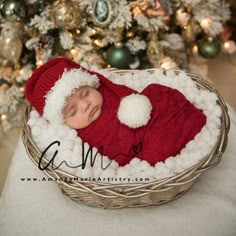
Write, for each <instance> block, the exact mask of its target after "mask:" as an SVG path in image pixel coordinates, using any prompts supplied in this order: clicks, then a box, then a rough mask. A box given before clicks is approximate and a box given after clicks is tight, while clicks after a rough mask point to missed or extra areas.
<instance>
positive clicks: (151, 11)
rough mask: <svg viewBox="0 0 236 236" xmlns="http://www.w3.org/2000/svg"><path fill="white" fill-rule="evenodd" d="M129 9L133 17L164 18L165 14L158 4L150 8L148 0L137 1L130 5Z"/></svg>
mask: <svg viewBox="0 0 236 236" xmlns="http://www.w3.org/2000/svg"><path fill="white" fill-rule="evenodd" d="M131 8H132V9H133V12H134V14H135V15H140V14H142V15H145V16H146V17H148V18H151V17H157V16H164V15H165V12H164V11H163V9H161V8H160V4H156V6H152V4H151V3H150V2H149V1H148V0H138V1H136V2H134V3H133V4H131Z"/></svg>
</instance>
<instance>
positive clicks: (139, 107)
mask: <svg viewBox="0 0 236 236" xmlns="http://www.w3.org/2000/svg"><path fill="white" fill-rule="evenodd" d="M85 85H88V86H91V87H94V88H98V87H99V86H105V87H106V89H109V90H111V91H112V92H113V93H114V94H116V96H118V97H119V98H120V100H121V103H120V107H119V109H118V113H117V116H118V118H119V120H120V122H121V123H123V124H125V125H127V126H129V127H132V128H137V127H141V126H144V125H146V124H147V123H148V121H149V119H150V115H151V110H152V106H151V103H150V101H149V99H148V98H147V97H146V96H144V95H141V94H138V93H137V92H136V91H134V90H133V89H131V88H128V87H126V86H123V85H116V84H114V83H112V82H111V81H110V80H109V79H107V78H106V77H105V76H103V75H101V74H99V73H97V72H94V71H90V70H88V69H85V68H83V67H82V66H80V65H79V64H77V63H75V62H73V61H71V60H69V59H68V58H64V57H58V58H54V59H52V60H50V61H48V62H47V63H45V64H43V65H42V66H40V67H39V68H38V69H36V70H35V71H34V72H33V74H32V75H31V77H30V78H29V79H28V81H27V83H26V87H25V94H26V97H27V99H28V100H29V102H30V103H31V105H32V106H33V107H34V108H35V109H36V110H37V111H38V112H39V114H40V115H42V116H43V117H44V118H45V119H47V120H48V121H50V122H52V123H54V124H63V123H64V121H63V115H62V111H63V108H64V106H65V101H66V98H67V97H69V96H70V95H71V94H72V93H73V92H74V90H75V89H77V88H79V87H81V86H85ZM104 99H109V98H104ZM111 99H112V98H111ZM111 106H112V101H111ZM132 110H133V111H135V112H132Z"/></svg>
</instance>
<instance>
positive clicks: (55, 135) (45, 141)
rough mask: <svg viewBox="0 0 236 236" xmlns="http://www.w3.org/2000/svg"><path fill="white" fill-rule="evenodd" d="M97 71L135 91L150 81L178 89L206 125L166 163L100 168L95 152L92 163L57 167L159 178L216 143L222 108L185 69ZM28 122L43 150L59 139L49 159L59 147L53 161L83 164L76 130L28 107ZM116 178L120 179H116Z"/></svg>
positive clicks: (104, 177) (83, 174) (123, 177)
mask: <svg viewBox="0 0 236 236" xmlns="http://www.w3.org/2000/svg"><path fill="white" fill-rule="evenodd" d="M99 73H101V74H104V75H105V76H106V77H108V78H109V79H110V80H112V81H113V82H114V83H117V84H124V85H126V86H128V87H131V88H133V89H135V90H137V91H142V90H143V89H144V88H145V87H146V86H147V85H149V84H152V83H157V84H162V85H165V86H169V87H171V88H175V89H178V90H179V91H180V92H182V93H183V94H184V95H185V97H186V98H187V99H188V100H189V101H190V102H191V103H192V104H194V105H195V106H196V107H197V108H199V109H201V110H202V111H203V113H204V114H205V115H206V117H207V122H206V125H205V126H204V127H203V128H202V130H201V132H199V133H198V134H197V135H196V136H195V138H194V140H191V141H190V142H189V143H187V145H186V146H185V148H183V149H182V150H181V152H180V153H179V154H178V155H176V156H171V157H169V158H168V159H167V160H166V161H165V163H163V162H158V163H157V164H156V165H155V166H154V167H152V166H151V165H150V164H149V163H148V162H146V161H141V160H140V159H139V158H134V159H132V160H131V162H130V163H129V164H127V165H125V166H123V167H119V166H118V163H116V162H115V161H112V163H111V165H110V166H109V167H108V168H107V169H106V170H102V169H101V158H99V156H98V158H96V161H95V163H94V166H93V167H91V165H90V164H86V168H85V169H82V168H81V167H78V168H69V167H67V166H66V165H65V164H63V165H61V167H60V168H61V169H62V170H64V171H66V172H68V173H70V174H73V175H75V176H78V177H80V178H99V177H100V180H101V181H104V182H106V181H109V182H110V183H111V182H113V183H121V182H130V181H131V180H133V179H135V180H136V182H139V180H140V181H142V180H141V178H149V181H153V180H159V179H162V178H166V177H171V176H174V175H176V174H177V173H180V172H182V171H183V170H185V169H187V168H189V167H191V166H193V165H195V164H197V163H198V162H199V161H200V160H201V159H202V158H203V157H205V156H206V155H207V154H209V153H210V151H211V150H212V148H213V147H214V145H215V144H216V142H217V137H218V135H219V128H218V127H219V125H220V116H221V112H222V111H221V108H220V107H219V105H217V96H216V94H214V93H212V92H209V91H207V90H203V89H198V88H197V86H196V83H195V82H194V81H193V80H192V79H191V78H190V77H189V76H188V75H187V74H186V73H184V72H181V73H179V74H178V75H176V74H175V72H174V71H167V73H166V74H163V71H162V70H161V69H156V70H155V72H154V73H152V74H150V73H149V72H148V71H138V73H133V74H123V75H118V74H115V73H113V72H110V71H105V70H99ZM28 124H29V125H30V127H31V130H32V136H33V138H34V140H35V141H36V143H37V146H38V147H39V149H40V150H41V151H44V150H45V148H47V147H48V145H49V144H50V143H52V142H54V141H55V140H58V141H60V143H61V145H60V146H59V147H58V146H56V147H55V145H54V146H53V147H52V148H50V149H49V151H48V152H47V154H48V158H49V159H51V157H52V156H53V154H54V152H55V150H58V155H57V156H56V158H55V161H54V163H55V164H56V165H59V164H60V163H62V162H63V161H66V162H67V163H68V164H69V165H70V166H77V165H79V164H82V158H81V153H82V140H81V139H80V137H78V136H77V133H76V131H75V130H73V129H71V128H69V127H67V126H65V125H63V126H53V125H52V124H49V123H48V122H47V121H46V120H45V119H43V118H42V117H40V116H39V114H38V113H37V112H36V111H35V110H33V111H31V113H30V118H29V121H28ZM85 148H86V150H88V148H89V145H88V144H85ZM93 149H94V152H96V151H97V150H96V148H93ZM109 162H110V159H108V157H103V163H104V166H106V165H107V164H108V163H109ZM108 178H109V179H108ZM118 178H119V181H117V179H118Z"/></svg>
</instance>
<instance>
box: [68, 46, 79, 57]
mask: <svg viewBox="0 0 236 236" xmlns="http://www.w3.org/2000/svg"><path fill="white" fill-rule="evenodd" d="M70 53H71V54H72V56H73V58H76V57H77V56H78V55H79V49H78V48H72V49H71V50H70Z"/></svg>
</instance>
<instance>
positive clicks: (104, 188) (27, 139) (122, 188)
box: [22, 69, 230, 208]
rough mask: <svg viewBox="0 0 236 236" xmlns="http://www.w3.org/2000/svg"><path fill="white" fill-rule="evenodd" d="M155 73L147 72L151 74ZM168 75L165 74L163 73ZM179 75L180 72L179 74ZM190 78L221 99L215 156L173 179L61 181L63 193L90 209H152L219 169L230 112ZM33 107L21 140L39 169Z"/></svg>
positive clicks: (51, 172) (63, 175) (207, 85)
mask: <svg viewBox="0 0 236 236" xmlns="http://www.w3.org/2000/svg"><path fill="white" fill-rule="evenodd" d="M154 70H155V69H150V70H148V72H149V73H152V72H153V71H154ZM112 72H114V73H118V74H124V73H134V72H135V70H113V71H112ZM164 73H165V71H164ZM176 73H179V71H177V70H176ZM188 75H189V76H190V77H191V78H192V79H193V80H194V81H195V82H196V84H197V85H198V87H199V88H200V89H206V90H209V91H211V92H213V93H215V94H216V95H217V96H218V103H219V106H220V107H221V109H222V116H221V125H220V127H219V128H220V135H219V138H218V142H217V143H216V145H215V147H214V148H213V150H212V152H211V153H210V154H209V155H208V156H207V157H204V158H203V159H202V160H201V161H200V162H199V163H198V164H196V165H194V166H192V167H191V168H188V169H186V170H185V171H183V172H181V173H179V174H177V175H175V176H174V177H171V178H165V179H162V180H156V181H153V182H148V183H147V182H146V183H126V184H110V183H102V182H95V181H84V180H83V181H79V180H78V181H71V182H68V181H61V180H60V181H58V182H57V183H58V185H59V186H60V188H61V190H62V192H63V193H65V194H66V195H68V196H69V197H70V198H71V199H72V200H74V201H77V202H82V203H84V204H87V205H91V206H95V207H101V208H124V207H142V206H153V205H159V204H163V203H167V202H169V201H172V200H174V199H177V198H179V197H180V196H182V195H183V194H184V193H186V192H187V191H188V190H189V189H190V188H191V186H192V185H193V184H194V183H195V181H196V180H197V179H198V177H199V176H200V175H201V174H202V173H203V172H204V171H206V170H208V169H211V168H212V167H214V166H216V165H217V164H218V163H219V162H220V160H221V157H222V154H223V152H224V151H225V149H226V146H227V138H228V137H227V135H228V132H229V128H230V121H229V116H228V110H227V106H226V104H225V102H224V101H223V99H222V97H221V96H220V94H219V93H218V92H217V90H216V89H215V88H214V87H213V86H212V85H211V84H210V83H209V82H207V81H206V80H203V79H202V78H201V77H200V76H198V75H195V74H190V73H188ZM30 111H31V107H30V105H27V106H26V109H25V117H24V124H23V131H22V140H23V143H24V145H25V148H26V151H27V153H28V155H29V157H30V158H31V160H32V161H33V162H34V163H35V165H37V166H38V162H39V159H40V157H41V152H40V151H39V149H38V147H37V146H36V144H35V142H34V140H33V138H32V137H31V130H30V127H29V126H28V124H27V121H28V117H29V113H30ZM47 163H48V161H47V159H46V158H44V159H43V160H42V165H43V166H46V165H47ZM44 172H45V174H46V175H47V176H49V177H51V178H53V179H54V178H56V179H60V178H76V176H73V175H71V174H68V173H66V172H64V171H62V170H59V169H56V170H52V169H51V167H48V168H47V169H46V170H44Z"/></svg>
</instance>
